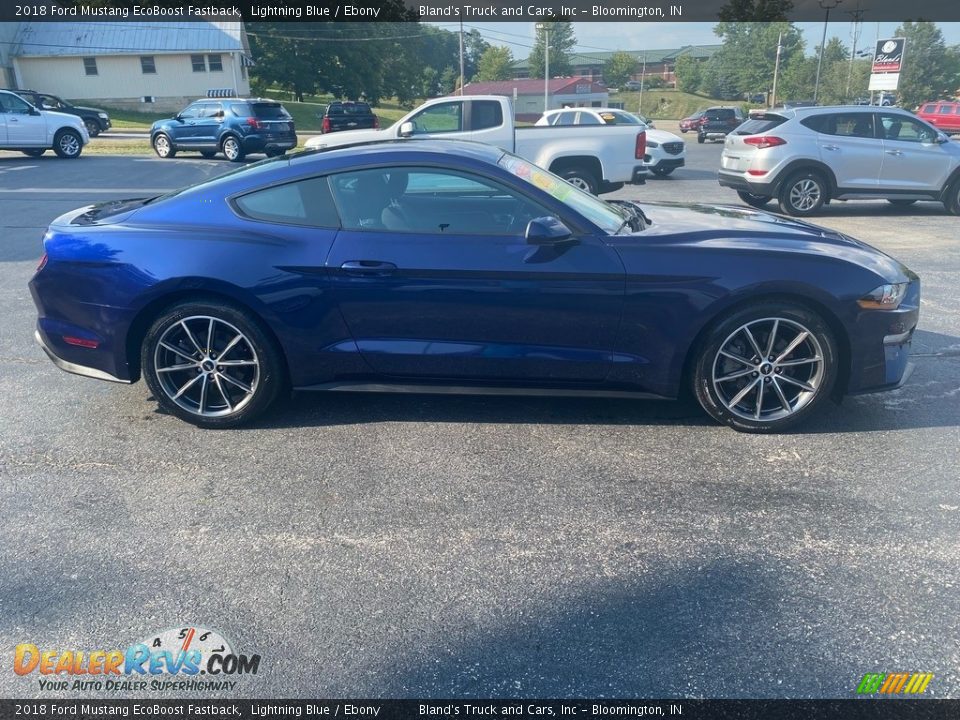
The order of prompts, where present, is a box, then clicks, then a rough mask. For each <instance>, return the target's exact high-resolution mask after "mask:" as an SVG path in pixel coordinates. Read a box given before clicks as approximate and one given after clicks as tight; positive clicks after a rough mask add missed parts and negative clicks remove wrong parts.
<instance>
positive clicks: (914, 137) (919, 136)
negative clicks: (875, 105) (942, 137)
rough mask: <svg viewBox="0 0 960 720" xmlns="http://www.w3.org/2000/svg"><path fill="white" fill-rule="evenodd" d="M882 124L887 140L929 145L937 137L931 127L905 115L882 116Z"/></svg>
mask: <svg viewBox="0 0 960 720" xmlns="http://www.w3.org/2000/svg"><path fill="white" fill-rule="evenodd" d="M880 124H881V126H882V127H883V136H884V138H885V139H887V140H898V141H900V142H913V143H929V142H933V141H934V139H935V138H936V137H937V131H936V130H934V129H933V128H931V127H930V126H928V125H925V124H923V123H922V122H919V121H917V120H914V119H912V118H909V117H905V116H903V115H881V116H880Z"/></svg>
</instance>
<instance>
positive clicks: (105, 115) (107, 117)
mask: <svg viewBox="0 0 960 720" xmlns="http://www.w3.org/2000/svg"><path fill="white" fill-rule="evenodd" d="M97 117H98V118H100V119H102V120H109V119H110V116H109V115H107V114H106V113H97Z"/></svg>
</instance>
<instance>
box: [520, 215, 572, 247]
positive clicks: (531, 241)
mask: <svg viewBox="0 0 960 720" xmlns="http://www.w3.org/2000/svg"><path fill="white" fill-rule="evenodd" d="M572 235H573V233H572V232H571V231H570V228H568V227H567V226H566V225H564V224H563V223H562V222H560V221H559V220H558V219H557V218H555V217H553V216H552V215H548V216H546V217H538V218H534V219H533V220H531V221H530V222H528V223H527V231H526V233H525V236H526V238H527V244H528V245H556V244H557V243H562V242H565V241H567V240H569V239H570V238H571V236H572Z"/></svg>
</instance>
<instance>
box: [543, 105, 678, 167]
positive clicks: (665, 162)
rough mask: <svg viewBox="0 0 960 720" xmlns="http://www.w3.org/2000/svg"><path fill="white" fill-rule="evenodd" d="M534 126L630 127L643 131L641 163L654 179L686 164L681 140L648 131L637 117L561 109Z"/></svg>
mask: <svg viewBox="0 0 960 720" xmlns="http://www.w3.org/2000/svg"><path fill="white" fill-rule="evenodd" d="M536 125H539V126H541V127H542V126H565V125H634V126H637V127H646V129H647V151H646V153H644V156H643V162H644V164H645V165H646V166H647V167H648V168H649V169H650V172H652V173H653V174H654V175H659V176H660V177H666V176H667V175H669V174H670V173H672V172H673V171H674V170H676V169H677V168H679V167H683V165H684V163H685V162H686V154H685V146H684V142H683V139H682V138H680V137H677V136H676V135H674V134H673V133H669V132H666V131H665V130H656V129H651V128H650V126H649V125H646V124H645V123H644V122H643V121H642V120H640V118H639V117H637V116H636V115H634V114H633V113H629V112H627V111H626V110H619V109H617V108H584V107H582V108H564V109H562V110H548V111H547V112H545V113H544V114H543V115H542V116H541V117H540V119H539V120H537V122H536Z"/></svg>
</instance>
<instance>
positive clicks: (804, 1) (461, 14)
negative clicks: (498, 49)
mask: <svg viewBox="0 0 960 720" xmlns="http://www.w3.org/2000/svg"><path fill="white" fill-rule="evenodd" d="M826 5H829V6H830V10H831V12H832V19H833V20H834V21H839V22H843V21H849V19H850V17H851V13H853V12H857V13H858V15H859V17H860V18H861V19H862V20H865V21H867V22H902V21H904V20H933V21H937V22H958V21H960V2H956V0H910V2H909V3H904V2H902V1H901V0H860V2H859V3H858V2H856V0H829V2H824V3H821V2H819V1H818V0H507V1H506V2H504V1H503V0H497V1H491V0H348V1H341V0H36V1H35V2H30V1H29V0H13V1H10V0H4V2H2V3H0V22H17V21H29V22H64V21H69V22H89V21H99V22H103V21H117V20H124V21H128V22H129V21H131V20H133V21H151V22H153V21H178V22H184V21H199V20H244V21H246V22H253V21H265V20H268V21H272V22H404V21H417V20H437V21H454V22H455V21H460V20H462V21H464V22H471V23H476V22H539V21H549V20H559V19H563V20H572V21H574V22H653V23H656V22H718V21H720V20H731V21H749V22H775V21H790V22H821V21H823V20H824V19H825V17H826V7H825V6H826ZM845 13H846V14H845Z"/></svg>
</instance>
